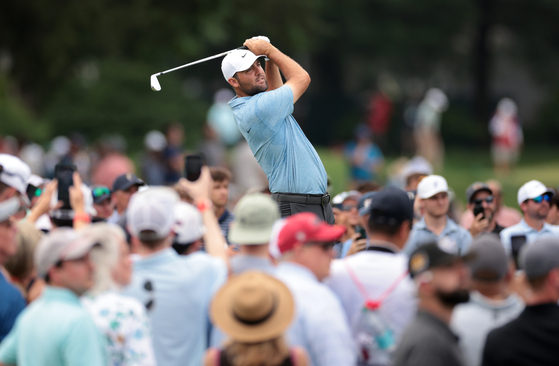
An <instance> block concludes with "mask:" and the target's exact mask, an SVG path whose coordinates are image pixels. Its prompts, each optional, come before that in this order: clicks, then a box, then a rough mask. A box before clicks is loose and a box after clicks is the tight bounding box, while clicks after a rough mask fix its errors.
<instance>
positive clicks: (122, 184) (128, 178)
mask: <svg viewBox="0 0 559 366" xmlns="http://www.w3.org/2000/svg"><path fill="white" fill-rule="evenodd" d="M134 185H136V186H145V185H146V183H145V182H144V181H143V180H141V179H140V178H138V177H137V176H136V175H135V174H132V173H126V174H122V175H119V176H118V177H117V178H116V179H115V181H114V183H113V192H115V191H126V190H127V189H128V188H130V187H132V186H134Z"/></svg>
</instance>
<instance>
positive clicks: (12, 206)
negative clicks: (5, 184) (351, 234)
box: [0, 197, 21, 222]
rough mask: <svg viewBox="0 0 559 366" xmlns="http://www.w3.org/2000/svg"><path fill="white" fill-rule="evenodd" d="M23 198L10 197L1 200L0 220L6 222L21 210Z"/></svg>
mask: <svg viewBox="0 0 559 366" xmlns="http://www.w3.org/2000/svg"><path fill="white" fill-rule="evenodd" d="M20 207H21V199H20V198H19V197H12V198H8V199H7V200H4V201H2V202H0V222H4V221H6V220H7V219H9V218H10V217H11V216H12V215H14V214H15V213H16V212H18V211H19V209H20Z"/></svg>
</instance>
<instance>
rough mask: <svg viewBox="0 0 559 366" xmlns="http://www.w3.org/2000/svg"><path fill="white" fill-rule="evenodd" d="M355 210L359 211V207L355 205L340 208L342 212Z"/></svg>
mask: <svg viewBox="0 0 559 366" xmlns="http://www.w3.org/2000/svg"><path fill="white" fill-rule="evenodd" d="M353 209H357V206H355V205H342V206H341V207H340V210H342V211H351V210H353Z"/></svg>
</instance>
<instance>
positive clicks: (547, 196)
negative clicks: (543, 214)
mask: <svg viewBox="0 0 559 366" xmlns="http://www.w3.org/2000/svg"><path fill="white" fill-rule="evenodd" d="M543 200H546V201H547V202H551V195H550V194H547V193H545V194H542V195H541V196H538V197H536V198H532V201H534V202H536V203H542V201H543Z"/></svg>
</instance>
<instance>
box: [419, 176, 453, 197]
mask: <svg viewBox="0 0 559 366" xmlns="http://www.w3.org/2000/svg"><path fill="white" fill-rule="evenodd" d="M441 192H446V193H448V183H447V182H446V179H444V178H443V177H441V176H440V175H434V174H433V175H429V176H427V177H425V178H423V179H422V180H421V182H419V184H418V185H417V196H418V197H419V198H421V199H427V198H431V197H433V196H434V195H436V194H437V193H441Z"/></svg>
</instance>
